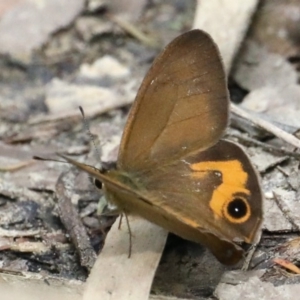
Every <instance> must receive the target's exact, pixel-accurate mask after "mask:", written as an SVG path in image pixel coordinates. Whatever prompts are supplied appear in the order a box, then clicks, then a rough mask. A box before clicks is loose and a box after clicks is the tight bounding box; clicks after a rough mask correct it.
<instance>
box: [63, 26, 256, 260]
mask: <svg viewBox="0 0 300 300" xmlns="http://www.w3.org/2000/svg"><path fill="white" fill-rule="evenodd" d="M228 114H229V96H228V90H227V82H226V75H225V72H224V68H223V65H222V61H221V57H220V54H219V51H218V48H217V46H216V45H215V43H214V42H213V40H212V39H211V37H210V36H209V35H208V34H207V33H205V32H203V31H201V30H192V31H189V32H186V33H184V34H182V35H181V36H179V37H177V38H176V39H175V40H173V41H172V42H171V43H170V44H169V45H168V46H167V47H166V48H165V49H164V51H163V52H162V53H161V54H160V55H159V56H158V57H157V58H156V60H155V61H154V63H153V65H152V67H151V69H150V70H149V72H148V74H147V75H146V77H145V79H144V81H143V83H142V85H141V87H140V89H139V91H138V94H137V97H136V99H135V102H134V103H133V106H132V108H131V111H130V114H129V117H128V120H127V124H126V127H125V130H124V133H123V137H122V142H121V145H120V150H119V156H118V160H117V166H116V168H115V169H113V170H109V171H107V172H105V173H104V172H103V171H101V170H98V169H96V168H94V167H92V166H88V165H85V164H82V163H79V162H76V161H74V160H72V159H69V158H66V157H65V159H66V160H67V161H69V162H70V163H72V164H73V165H75V166H77V167H78V168H80V169H82V170H84V171H86V172H88V173H89V174H90V175H92V176H94V177H95V178H96V179H98V180H100V181H101V182H102V183H103V184H104V193H105V196H106V198H107V200H108V201H109V202H111V203H114V204H115V205H117V207H118V208H119V209H120V211H123V212H125V213H132V214H137V215H139V216H141V217H143V218H145V219H147V220H149V221H151V222H153V223H156V224H158V225H160V226H161V227H163V228H165V229H167V230H168V231H170V232H173V233H175V234H177V235H179V236H181V237H183V238H185V239H188V240H191V241H194V242H197V243H201V244H203V245H205V246H207V247H208V248H209V249H210V250H211V251H212V253H213V254H214V255H215V256H216V257H217V259H218V260H219V261H220V262H222V263H224V264H234V263H236V262H238V261H239V260H240V259H241V258H242V256H243V250H242V248H241V247H240V246H239V245H238V244H236V242H246V243H251V242H253V240H254V237H255V235H256V232H257V231H258V229H259V227H260V224H261V221H262V193H261V189H260V183H259V178H258V175H257V173H256V171H255V170H254V168H253V166H252V165H251V162H250V160H249V158H248V157H247V155H246V154H245V153H244V151H243V150H242V149H241V148H240V147H239V146H237V145H236V144H234V143H232V142H230V141H227V140H220V138H221V137H222V135H223V133H224V131H225V130H226V127H227V123H228Z"/></svg>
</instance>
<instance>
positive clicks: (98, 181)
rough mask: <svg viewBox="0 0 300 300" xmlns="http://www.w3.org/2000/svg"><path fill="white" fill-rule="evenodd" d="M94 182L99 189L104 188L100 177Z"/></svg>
mask: <svg viewBox="0 0 300 300" xmlns="http://www.w3.org/2000/svg"><path fill="white" fill-rule="evenodd" d="M94 184H95V186H96V188H97V189H99V190H101V189H102V182H101V181H100V180H99V179H95V180H94Z"/></svg>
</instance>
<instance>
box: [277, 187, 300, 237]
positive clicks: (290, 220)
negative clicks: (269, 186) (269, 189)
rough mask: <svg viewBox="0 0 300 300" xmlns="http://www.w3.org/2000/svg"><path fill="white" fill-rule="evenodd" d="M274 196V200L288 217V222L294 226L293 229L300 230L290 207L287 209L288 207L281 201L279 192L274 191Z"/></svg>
mask: <svg viewBox="0 0 300 300" xmlns="http://www.w3.org/2000/svg"><path fill="white" fill-rule="evenodd" d="M273 196H274V200H275V202H276V204H277V206H278V208H279V209H280V210H281V212H282V214H283V216H284V217H285V218H286V220H287V221H288V222H290V224H291V225H292V226H293V229H294V230H295V229H296V230H297V231H300V227H299V225H298V224H297V223H296V222H295V220H294V218H293V217H292V216H291V214H290V211H289V209H287V208H286V207H284V205H282V202H281V200H280V199H281V198H280V196H279V195H278V194H276V193H275V192H273Z"/></svg>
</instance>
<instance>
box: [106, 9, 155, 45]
mask: <svg viewBox="0 0 300 300" xmlns="http://www.w3.org/2000/svg"><path fill="white" fill-rule="evenodd" d="M107 16H108V18H109V19H110V20H111V21H113V22H114V23H116V24H117V25H118V26H120V27H121V28H122V29H123V30H124V31H126V32H127V33H128V34H130V35H131V36H133V37H134V38H136V39H137V40H138V41H140V42H141V43H143V44H145V45H146V46H148V47H152V48H158V47H159V44H158V42H157V41H156V40H155V39H153V38H151V37H148V36H147V35H146V34H144V33H143V32H142V31H141V30H140V29H138V27H137V26H135V25H134V24H131V23H130V22H128V21H126V20H125V19H122V18H119V17H117V16H115V15H112V14H107Z"/></svg>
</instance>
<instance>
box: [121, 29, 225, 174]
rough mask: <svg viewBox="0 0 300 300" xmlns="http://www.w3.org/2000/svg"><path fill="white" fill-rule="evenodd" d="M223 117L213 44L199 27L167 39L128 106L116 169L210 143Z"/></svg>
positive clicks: (135, 166)
mask: <svg viewBox="0 0 300 300" xmlns="http://www.w3.org/2000/svg"><path fill="white" fill-rule="evenodd" d="M227 120H228V92H227V83H226V76H225V72H224V68H223V65H222V61H221V58H220V54H219V51H218V49H217V46H216V45H215V43H214V42H213V40H212V39H211V37H210V36H209V35H208V34H206V33H204V32H203V31H201V30H192V31H189V32H187V33H184V34H183V35H181V36H179V37H178V38H176V39H175V40H173V41H172V42H171V43H170V44H169V45H168V46H167V47H166V48H165V50H164V51H163V52H162V53H161V54H160V55H159V56H158V57H157V58H156V60H155V61H154V63H153V65H152V67H151V69H150V70H149V72H148V74H147V75H146V77H145V79H144V81H143V83H142V85H141V87H140V89H139V91H138V94H137V97H136V100H135V102H134V104H133V106H132V108H131V111H130V114H129V117H128V121H127V124H126V127H125V130H124V133H123V138H122V141H121V145H120V151H119V157H118V168H119V169H122V170H126V171H128V172H130V171H138V170H141V169H142V170H144V169H147V168H151V167H152V166H153V165H155V164H158V163H159V164H163V163H164V161H165V160H168V161H169V160H170V159H172V160H176V159H178V158H179V157H182V156H186V155H187V154H188V153H191V152H192V151H194V150H199V149H205V148H208V147H210V146H212V145H213V144H215V143H216V142H217V141H218V140H219V139H220V137H221V136H222V134H223V132H224V130H225V128H226V125H227Z"/></svg>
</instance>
